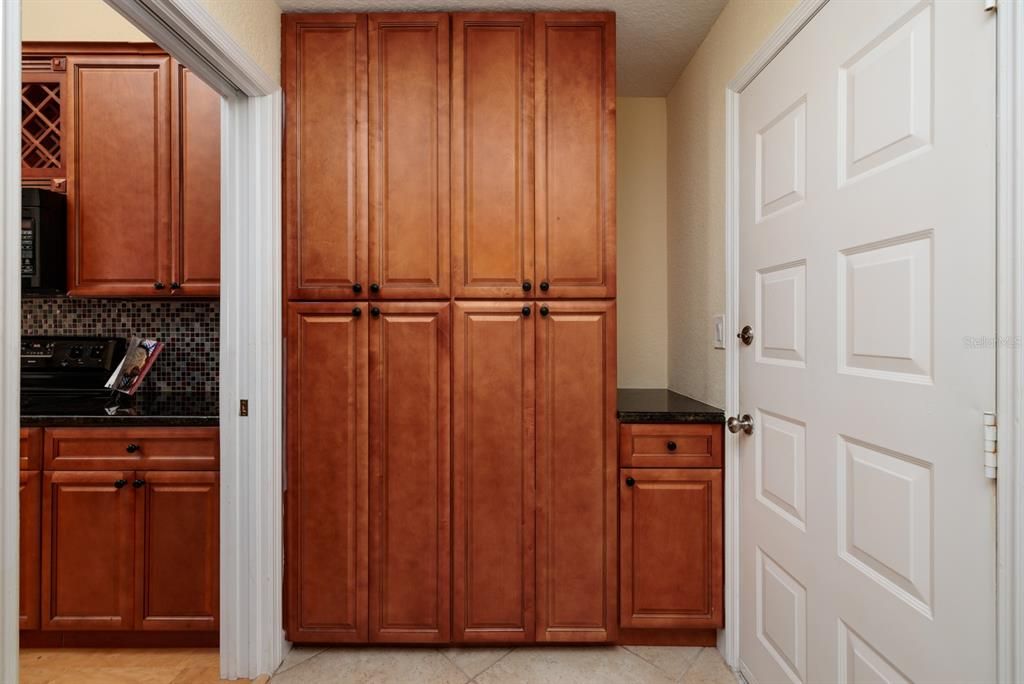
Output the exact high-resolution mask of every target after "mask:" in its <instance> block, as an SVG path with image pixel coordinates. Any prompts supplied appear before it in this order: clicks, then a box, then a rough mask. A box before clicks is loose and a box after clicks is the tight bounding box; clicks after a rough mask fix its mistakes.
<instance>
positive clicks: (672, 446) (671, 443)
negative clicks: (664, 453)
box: [665, 440, 676, 451]
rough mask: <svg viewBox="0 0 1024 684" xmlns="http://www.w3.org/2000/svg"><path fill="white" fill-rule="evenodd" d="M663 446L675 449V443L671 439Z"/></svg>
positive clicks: (671, 449) (670, 449)
mask: <svg viewBox="0 0 1024 684" xmlns="http://www.w3.org/2000/svg"><path fill="white" fill-rule="evenodd" d="M665 446H667V447H668V450H669V451H675V450H676V443H675V442H673V441H672V440H669V441H668V443H667V444H666V445H665Z"/></svg>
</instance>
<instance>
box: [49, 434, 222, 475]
mask: <svg viewBox="0 0 1024 684" xmlns="http://www.w3.org/2000/svg"><path fill="white" fill-rule="evenodd" d="M43 441H44V443H45V450H44V451H45V453H44V456H45V465H46V470H105V469H111V470H120V469H124V468H138V469H144V470H217V468H218V465H219V460H220V458H219V456H220V444H219V438H218V429H217V428H53V429H48V430H47V431H46V434H45V437H44V440H43Z"/></svg>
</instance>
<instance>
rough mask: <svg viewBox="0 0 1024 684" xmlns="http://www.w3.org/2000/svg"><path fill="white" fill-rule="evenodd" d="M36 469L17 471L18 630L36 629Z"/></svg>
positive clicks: (37, 482)
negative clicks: (18, 533) (19, 472)
mask: <svg viewBox="0 0 1024 684" xmlns="http://www.w3.org/2000/svg"><path fill="white" fill-rule="evenodd" d="M40 487H41V483H40V473H39V472H38V471H33V472H29V471H25V470H23V471H21V487H20V490H19V491H20V498H21V544H20V546H19V552H20V554H21V556H20V561H21V565H20V575H19V577H20V594H19V598H20V601H19V606H20V607H19V609H18V629H39V588H40V575H39V553H40V546H39V545H40V544H41V539H40V524H39V516H40V513H41V508H40V507H41V505H42V503H41V501H40V498H41V497H42V490H41V489H40Z"/></svg>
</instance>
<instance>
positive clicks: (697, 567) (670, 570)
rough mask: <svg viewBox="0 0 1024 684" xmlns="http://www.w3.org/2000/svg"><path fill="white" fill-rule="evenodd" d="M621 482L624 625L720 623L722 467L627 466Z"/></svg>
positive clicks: (710, 625) (704, 625)
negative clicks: (631, 482) (655, 467)
mask: <svg viewBox="0 0 1024 684" xmlns="http://www.w3.org/2000/svg"><path fill="white" fill-rule="evenodd" d="M627 477H628V478H632V479H633V483H634V484H633V485H632V486H627V484H626V478H627ZM620 481H621V486H620V489H619V505H620V511H619V512H620V518H619V521H620V526H621V528H620V529H621V534H620V540H621V544H622V550H621V556H620V563H621V573H622V574H621V577H622V595H621V601H622V614H621V625H622V627H623V628H637V627H647V628H669V629H670V628H720V627H722V626H723V624H724V621H723V618H724V615H723V612H722V591H723V589H722V586H723V575H722V560H723V550H722V536H723V528H722V471H721V469H717V468H715V469H673V470H669V469H624V470H623V471H622V474H621V477H620Z"/></svg>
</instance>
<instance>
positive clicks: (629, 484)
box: [626, 477, 636, 487]
mask: <svg viewBox="0 0 1024 684" xmlns="http://www.w3.org/2000/svg"><path fill="white" fill-rule="evenodd" d="M635 484H636V480H634V479H633V478H631V477H627V478H626V486H627V487H632V486H633V485H635Z"/></svg>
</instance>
